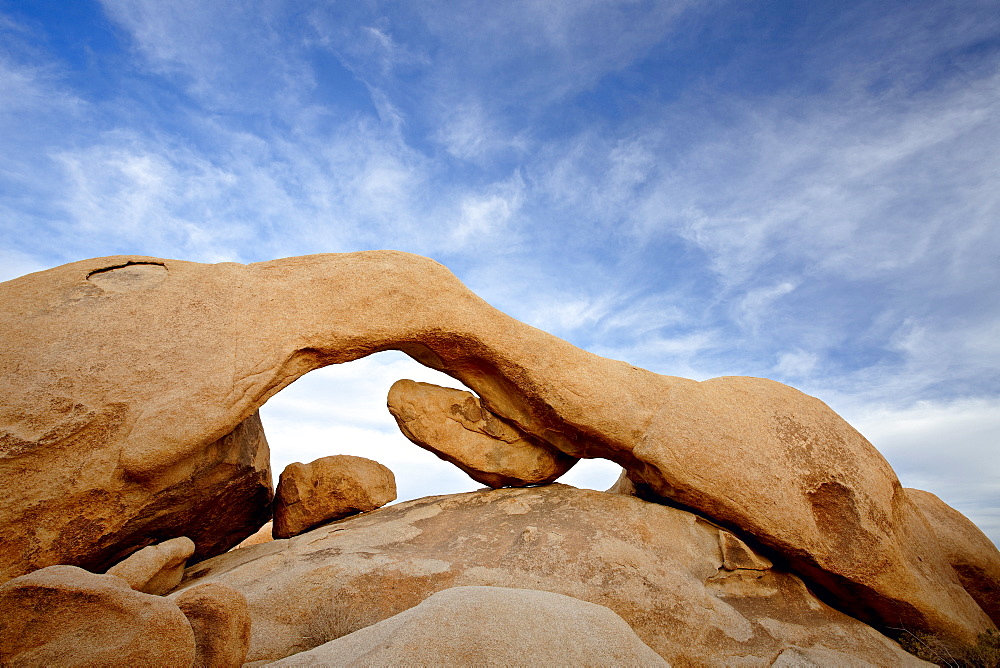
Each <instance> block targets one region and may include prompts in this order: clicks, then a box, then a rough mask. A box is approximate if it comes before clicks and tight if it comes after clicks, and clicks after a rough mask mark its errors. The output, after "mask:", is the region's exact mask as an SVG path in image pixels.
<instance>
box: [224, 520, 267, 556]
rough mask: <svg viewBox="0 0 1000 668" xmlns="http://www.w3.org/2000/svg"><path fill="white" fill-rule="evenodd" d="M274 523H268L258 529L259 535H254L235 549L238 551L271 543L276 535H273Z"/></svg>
mask: <svg viewBox="0 0 1000 668" xmlns="http://www.w3.org/2000/svg"><path fill="white" fill-rule="evenodd" d="M272 527H273V522H268V523H267V524H265V525H264V526H262V527H261V528H259V529H257V533H255V534H253V535H252V536H250V537H249V538H247V539H246V540H244V541H243V542H242V543H240V544H239V545H237V546H236V547H234V548H233V549H234V550H237V549H239V548H241V547H249V546H251V545H260V544H261V543H270V542H271V541H272V540H274V535H273V534H272Z"/></svg>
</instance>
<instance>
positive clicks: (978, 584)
mask: <svg viewBox="0 0 1000 668" xmlns="http://www.w3.org/2000/svg"><path fill="white" fill-rule="evenodd" d="M906 495H907V496H908V497H909V498H910V500H911V501H912V502H913V503H915V504H916V505H917V508H919V509H920V512H922V513H923V515H924V518H925V519H926V520H927V522H928V524H930V526H931V529H932V530H933V531H934V535H935V536H937V539H938V543H939V544H940V546H941V549H942V550H944V552H945V555H946V556H947V558H948V561H949V562H950V563H951V567H952V568H954V569H955V573H956V574H958V580H959V582H961V583H962V586H963V587H965V590H966V591H967V592H969V595H970V596H972V598H973V599H974V600H975V601H976V603H978V604H979V607H980V608H982V609H983V612H985V613H986V614H987V615H989V617H990V619H992V620H993V623H994V624H996V625H997V626H1000V550H997V547H996V545H994V544H993V542H992V541H991V540H990V539H989V538H987V536H986V534H984V533H983V532H982V531H981V530H980V529H979V527H977V526H976V525H975V524H973V523H972V521H971V520H970V519H969V518H967V517H966V516H965V515H963V514H962V513H960V512H958V511H957V510H955V509H954V508H952V507H951V506H949V505H948V504H947V503H945V502H944V501H942V500H941V499H939V498H938V497H937V496H935V495H934V494H931V493H930V492H925V491H923V490H920V489H907V490H906Z"/></svg>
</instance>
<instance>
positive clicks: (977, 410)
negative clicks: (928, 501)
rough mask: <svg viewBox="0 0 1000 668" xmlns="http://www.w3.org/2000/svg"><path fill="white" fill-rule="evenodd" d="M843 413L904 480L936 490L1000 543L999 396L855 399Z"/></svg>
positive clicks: (913, 484) (908, 483)
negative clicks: (863, 402)
mask: <svg viewBox="0 0 1000 668" xmlns="http://www.w3.org/2000/svg"><path fill="white" fill-rule="evenodd" d="M844 415H845V417H847V418H848V420H849V421H850V422H851V423H852V424H853V425H854V426H855V427H856V428H857V429H858V431H860V432H861V433H862V434H864V435H865V436H866V437H867V438H868V440H870V441H871V442H872V443H873V444H874V445H875V446H876V447H877V448H878V449H879V451H880V452H881V453H882V454H883V455H885V457H886V459H888V460H889V463H890V464H892V466H893V468H894V469H895V470H896V473H897V475H898V476H899V478H900V480H901V481H902V482H903V485H904V486H906V487H916V488H917V489H923V490H926V491H929V492H933V493H934V494H937V495H938V496H939V497H941V498H942V499H943V500H944V501H945V502H946V503H949V504H950V505H952V506H954V507H955V508H957V509H958V510H960V511H962V512H963V513H964V514H966V515H967V516H968V517H969V518H970V519H972V520H973V521H974V522H976V523H977V524H978V525H979V527H980V528H981V529H983V531H984V532H985V533H986V534H987V535H989V536H990V538H991V539H992V540H993V542H994V543H996V544H998V545H1000V512H998V511H1000V487H998V485H997V480H1000V399H997V398H976V399H959V400H954V401H920V402H917V403H915V404H913V405H910V406H906V407H902V408H896V407H891V406H885V405H881V406H859V405H856V406H855V408H854V409H853V410H850V411H845V412H844Z"/></svg>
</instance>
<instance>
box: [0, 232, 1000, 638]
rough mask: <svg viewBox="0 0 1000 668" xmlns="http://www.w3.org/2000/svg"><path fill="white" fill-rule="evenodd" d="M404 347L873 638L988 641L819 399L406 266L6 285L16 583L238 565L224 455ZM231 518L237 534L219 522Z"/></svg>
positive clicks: (120, 271) (922, 527) (143, 274)
mask: <svg viewBox="0 0 1000 668" xmlns="http://www.w3.org/2000/svg"><path fill="white" fill-rule="evenodd" d="M388 349H397V350H402V351H403V352H405V353H407V354H409V355H410V356H411V357H413V358H414V359H416V360H417V361H419V362H421V363H423V364H425V365H427V366H429V367H431V368H435V369H439V370H441V371H444V372H445V373H448V374H450V375H451V376H453V377H455V378H457V379H459V380H460V381H462V382H463V383H464V384H465V385H466V386H468V387H469V388H471V389H472V390H473V391H474V392H475V393H476V394H477V395H478V396H479V397H480V398H481V400H482V405H483V407H484V408H485V409H486V410H487V411H489V412H490V413H492V414H494V415H496V416H498V417H500V418H502V419H504V420H506V421H507V422H509V423H510V424H512V425H514V426H516V427H517V428H518V429H519V430H521V431H523V432H526V433H528V434H531V435H532V436H534V437H536V438H538V439H541V440H543V441H545V442H547V443H549V444H550V445H552V446H554V447H555V448H557V449H559V450H561V451H562V452H563V453H565V454H567V455H569V456H572V457H603V458H607V459H610V460H612V461H615V462H617V463H619V464H621V465H622V466H623V467H625V468H626V469H628V470H629V472H630V476H631V478H632V479H633V481H637V482H638V481H641V482H642V483H644V484H646V485H648V487H649V488H650V489H651V490H652V491H653V492H655V493H656V494H658V495H659V496H661V497H664V498H669V499H672V500H674V501H676V502H678V503H680V504H682V505H684V506H686V507H690V508H693V509H696V510H697V511H699V512H701V513H703V514H704V515H706V516H707V517H711V518H712V519H713V521H715V522H717V523H719V524H721V525H724V526H727V527H730V528H733V529H738V530H740V531H742V532H745V533H748V534H750V535H752V536H754V538H755V540H756V541H757V542H758V543H759V544H761V545H763V546H765V547H766V548H767V549H769V550H771V551H772V552H774V553H777V554H781V555H782V558H783V559H784V560H785V561H786V562H787V563H788V564H789V565H790V566H791V567H793V568H794V569H795V570H796V571H797V572H798V573H800V574H802V575H803V576H804V577H805V578H807V579H808V580H809V581H810V582H811V583H813V584H814V585H815V586H817V587H821V588H823V589H824V590H825V591H826V593H827V597H828V600H831V601H834V602H836V604H837V605H838V606H840V607H841V608H842V609H844V610H847V611H850V612H852V613H853V614H855V615H858V616H859V617H860V618H862V619H864V620H866V621H868V622H871V623H873V624H877V625H880V626H882V627H887V628H889V627H895V628H898V627H900V626H901V625H902V626H905V627H906V628H908V629H912V630H914V631H922V632H928V633H932V634H937V635H939V636H942V637H945V638H949V639H952V640H955V641H974V640H975V637H976V635H977V634H978V633H979V632H981V631H984V630H986V629H991V628H994V626H993V624H992V623H991V621H990V620H989V618H988V617H987V616H986V615H985V614H984V613H983V612H982V610H981V609H980V608H979V606H978V605H977V604H976V602H975V601H974V600H973V599H972V598H971V597H970V596H969V595H968V593H967V592H966V591H965V589H964V588H963V587H962V585H961V584H960V582H959V581H958V578H957V575H956V574H955V572H954V570H953V569H952V567H951V565H950V563H949V562H948V560H947V558H946V556H945V554H944V552H943V550H942V549H941V548H940V547H939V546H938V544H937V542H936V540H935V539H934V537H933V535H932V533H931V530H930V528H929V527H928V526H927V523H926V522H925V521H924V519H923V516H922V514H921V513H920V511H919V510H918V509H917V508H916V506H915V505H914V504H913V502H912V501H910V500H909V499H908V498H907V496H906V494H905V493H904V492H903V491H902V487H901V486H900V484H899V481H898V479H897V478H896V475H895V473H894V472H893V471H892V469H891V468H890V467H889V465H888V463H887V462H886V461H885V460H884V458H882V456H881V455H879V453H878V452H877V451H876V450H875V449H874V448H873V447H872V445H871V444H870V443H868V441H866V440H865V439H864V437H863V436H861V435H860V434H859V433H858V432H857V431H855V430H854V429H853V428H852V427H851V426H850V425H849V424H847V423H846V422H845V421H844V420H843V419H842V418H840V417H839V416H838V415H837V414H836V413H835V412H833V411H832V410H831V409H830V408H829V407H828V406H826V405H825V404H824V403H823V402H821V401H819V400H818V399H815V398H813V397H810V396H808V395H805V394H803V393H801V392H798V391H796V390H794V389H792V388H790V387H787V386H785V385H782V384H780V383H776V382H773V381H768V380H764V379H759V378H716V379H713V380H708V381H704V382H696V381H693V380H687V379H684V378H677V377H673V376H663V375H659V374H656V373H653V372H650V371H647V370H644V369H640V368H637V367H635V366H632V365H630V364H628V363H625V362H619V361H615V360H609V359H605V358H602V357H599V356H597V355H594V354H591V353H588V352H586V351H583V350H581V349H579V348H576V347H575V346H573V345H571V344H570V343H568V342H566V341H563V340H561V339H559V338H557V337H554V336H552V335H550V334H547V333H545V332H542V331H540V330H538V329H536V328H533V327H530V326H528V325H526V324H524V323H521V322H519V321H517V320H514V319H513V318H510V317H509V316H507V315H505V314H503V313H501V312H499V311H497V310H496V309H493V308H492V307H490V306H489V305H488V304H487V303H486V302H484V301H483V300H482V299H480V298H479V297H478V296H476V295H475V294H474V293H472V292H471V291H470V290H468V289H467V288H466V287H465V286H464V285H463V284H462V283H461V282H460V281H459V280H458V279H457V278H456V277H455V276H454V275H452V274H451V273H450V272H449V271H448V270H447V269H446V268H444V267H443V266H441V265H440V264H438V263H436V262H434V261H432V260H429V259H427V258H422V257H419V256H414V255H409V254H406V253H399V252H393V251H371V252H363V253H346V254H331V255H313V256H305V257H298V258H286V259H282V260H274V261H271V262H261V263H256V264H251V265H239V264H234V263H223V264H218V265H204V264H197V263H191V262H182V261H177V260H161V259H156V258H147V257H132V256H119V257H110V258H97V259H93V260H84V261H81V262H76V263H72V264H68V265H64V266H61V267H57V268H54V269H51V270H48V271H45V272H39V273H35V274H29V275H28V276H24V277H21V278H18V279H14V280H13V281H8V282H6V283H2V284H0V368H3V369H4V370H5V373H6V375H5V383H4V385H3V387H0V451H2V453H3V455H2V457H0V476H2V477H3V478H4V479H7V480H18V481H20V483H21V484H20V488H21V489H22V490H24V491H23V492H22V493H20V494H17V495H10V496H7V497H4V498H3V499H0V522H2V523H3V525H4V527H5V531H6V532H7V537H8V539H9V540H8V542H6V543H5V544H4V545H3V546H0V574H2V575H0V577H8V578H9V577H12V576H15V575H18V574H20V573H24V572H26V571H28V570H30V569H31V568H36V567H39V566H44V565H48V564H52V563H60V562H67V561H71V562H72V563H77V564H83V565H88V567H92V568H94V569H95V570H103V569H104V568H107V567H108V566H110V565H111V564H113V563H115V562H117V561H119V560H120V559H121V558H122V557H123V556H124V555H126V554H128V553H129V552H130V551H131V550H133V549H134V548H135V546H136V545H145V544H149V543H150V542H155V540H156V538H155V537H154V538H150V536H159V537H167V536H175V535H188V536H190V537H191V538H192V539H193V540H194V541H195V544H196V545H197V546H198V551H197V552H196V555H195V559H196V560H197V559H200V558H202V557H204V556H206V555H208V554H212V553H215V552H216V551H222V550H225V549H228V548H229V547H231V546H232V545H235V544H237V543H238V542H239V541H240V540H242V539H243V538H245V537H246V536H247V535H249V534H250V533H252V532H253V530H254V529H256V528H257V527H259V526H260V525H261V524H262V523H263V521H266V517H261V516H260V513H262V512H264V513H266V508H267V503H266V498H267V493H268V492H267V491H266V488H265V486H264V485H263V477H264V476H263V474H262V472H263V470H264V468H263V467H265V466H266V463H263V462H264V459H266V458H263V459H258V457H259V456H260V455H259V453H260V452H262V450H261V448H259V447H258V448H257V449H254V448H245V449H242V450H241V449H240V448H235V449H234V450H228V449H226V448H224V447H221V446H217V445H215V444H216V443H218V442H220V439H223V438H224V437H225V436H226V435H227V434H231V433H234V430H237V428H238V427H239V426H240V425H241V424H242V423H244V421H246V420H248V419H250V418H251V417H252V416H253V415H254V413H255V411H256V410H257V409H258V408H259V407H260V406H261V405H262V404H263V403H264V402H265V401H266V400H267V399H268V398H269V397H271V396H272V395H273V394H274V393H276V392H278V391H279V390H280V389H281V388H283V387H285V386H286V385H288V384H289V383H291V382H293V381H294V380H295V379H296V378H298V377H299V376H301V375H302V374H304V373H307V372H308V371H310V370H312V369H316V368H320V367H322V366H326V365H328V364H336V363H342V362H349V361H351V360H354V359H358V358H361V357H364V356H366V355H369V354H372V353H375V352H378V351H381V350H388ZM237 450H239V451H240V452H241V453H242V454H241V455H240V456H236V455H235V454H234V453H235V452H236V451H237ZM231 453H233V454H232V456H231ZM257 461H260V462H261V464H259V465H257V464H254V462H257ZM223 462H232V466H233V467H235V468H227V467H224V466H221V465H220V464H221V463H223ZM192 504H193V505H192ZM199 504H203V505H199ZM223 508H225V509H227V511H226V512H239V513H243V515H242V516H239V517H235V518H233V517H225V516H223V517H218V518H214V519H217V520H218V521H217V522H206V521H205V520H206V517H205V516H206V514H211V513H212V512H213V509H223ZM215 512H222V511H220V510H215ZM248 518H249V519H248ZM206 527H209V528H206ZM151 529H156V532H153V531H151ZM198 531H201V532H202V533H200V534H198V533H197V532H198ZM167 532H169V533H167ZM213 536H215V537H218V536H221V537H222V538H213Z"/></svg>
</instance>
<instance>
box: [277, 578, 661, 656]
mask: <svg viewBox="0 0 1000 668" xmlns="http://www.w3.org/2000/svg"><path fill="white" fill-rule="evenodd" d="M529 664H530V665H538V666H593V667H594V668H597V667H602V668H603V667H604V666H669V665H670V664H668V663H667V662H666V661H664V660H663V659H662V658H660V656H659V655H657V654H656V652H654V651H653V650H651V649H650V648H649V647H648V646H647V645H646V644H645V643H644V642H642V640H641V639H640V638H639V636H637V635H636V634H635V631H633V630H632V629H631V628H630V627H629V625H628V624H627V623H625V620H623V619H622V618H621V617H619V616H618V615H616V614H615V613H614V612H612V611H611V610H609V609H608V608H606V607H604V606H602V605H595V604H593V603H587V602H585V601H580V600H578V599H575V598H571V597H569V596H563V595H562V594H553V593H552V592H547V591H536V590H531V589H509V588H506V587H454V588H452V589H445V590H443V591H440V592H438V593H436V594H433V595H431V596H430V597H428V598H427V599H426V600H424V601H422V602H421V603H420V604H419V605H417V606H415V607H413V608H410V609H409V610H405V611H403V612H401V613H399V614H398V615H395V616H393V617H390V618H388V619H385V620H383V621H381V622H378V623H377V624H374V625H372V626H369V627H367V628H364V629H361V630H359V631H356V632H354V633H352V634H351V635H349V636H346V637H343V638H340V639H339V640H333V641H331V642H328V643H326V644H324V645H320V646H319V647H317V648H316V649H313V650H310V651H307V652H302V653H300V654H295V655H293V656H290V657H288V659H286V660H283V661H278V662H276V663H273V664H269V665H273V666H351V665H368V666H432V665H433V666H518V665H529Z"/></svg>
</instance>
